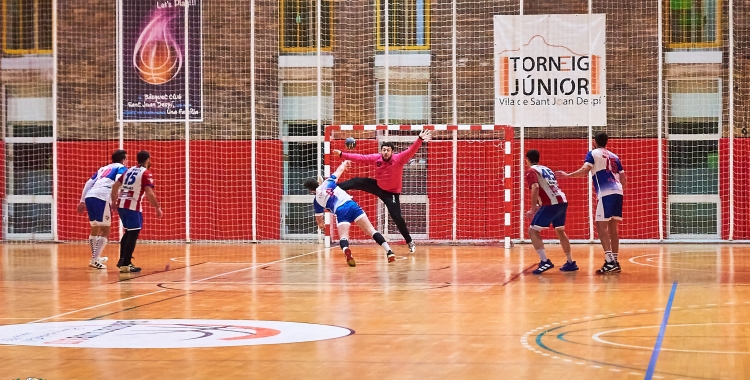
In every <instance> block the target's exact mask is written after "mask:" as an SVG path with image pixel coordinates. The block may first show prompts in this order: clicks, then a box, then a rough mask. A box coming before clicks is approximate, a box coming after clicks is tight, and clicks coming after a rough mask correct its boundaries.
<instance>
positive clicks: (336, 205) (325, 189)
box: [304, 160, 396, 267]
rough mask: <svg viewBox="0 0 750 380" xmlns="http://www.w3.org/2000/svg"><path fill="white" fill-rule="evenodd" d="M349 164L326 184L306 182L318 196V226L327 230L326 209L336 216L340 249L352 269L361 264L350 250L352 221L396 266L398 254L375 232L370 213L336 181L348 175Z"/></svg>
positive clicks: (344, 165) (343, 163) (338, 170)
mask: <svg viewBox="0 0 750 380" xmlns="http://www.w3.org/2000/svg"><path fill="white" fill-rule="evenodd" d="M349 164H350V162H349V161H348V160H345V161H344V162H342V163H341V165H339V167H338V169H336V171H335V172H334V173H333V174H331V176H330V177H328V178H327V179H326V180H325V181H323V183H322V184H319V183H318V180H317V179H316V178H309V179H307V180H305V183H304V186H305V188H307V190H308V191H310V194H315V199H313V209H314V210H315V221H316V222H317V224H318V228H320V229H321V230H322V229H324V228H325V222H324V220H323V215H324V213H325V210H326V209H327V210H329V211H331V212H332V213H333V214H334V215H336V227H337V228H338V231H339V238H340V240H339V246H340V247H341V250H343V251H344V256H345V257H346V263H347V264H349V266H350V267H353V266H356V265H357V264H356V262H355V261H354V257H352V251H351V249H349V228H350V226H351V224H352V222H354V223H357V225H358V226H359V228H361V229H362V231H364V233H366V234H367V235H368V236H372V239H373V240H375V242H376V243H378V244H379V245H380V246H381V247H383V250H384V251H385V254H386V257H387V258H388V262H389V263H392V262H394V261H396V255H395V254H394V253H393V251H391V247H390V246H389V245H388V243H387V242H386V241H385V238H384V237H383V235H382V234H381V233H380V232H378V231H376V230H375V227H373V226H372V223H370V219H368V218H367V214H365V212H364V211H362V208H361V207H359V205H358V204H357V202H354V200H352V196H351V195H349V194H348V193H347V192H346V191H344V190H343V189H342V188H341V187H339V186H338V185H337V184H336V181H338V178H339V177H340V176H341V174H343V173H344V171H345V170H346V168H347V166H349Z"/></svg>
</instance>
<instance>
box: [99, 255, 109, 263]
mask: <svg viewBox="0 0 750 380" xmlns="http://www.w3.org/2000/svg"><path fill="white" fill-rule="evenodd" d="M108 260H109V257H107V256H100V257H99V262H100V263H102V264H103V263H106V262H107V261H108Z"/></svg>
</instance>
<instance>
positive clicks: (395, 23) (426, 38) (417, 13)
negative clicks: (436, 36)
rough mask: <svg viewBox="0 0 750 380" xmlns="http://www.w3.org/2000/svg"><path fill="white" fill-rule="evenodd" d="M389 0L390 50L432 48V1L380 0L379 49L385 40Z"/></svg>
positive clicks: (378, 11) (378, 13)
mask: <svg viewBox="0 0 750 380" xmlns="http://www.w3.org/2000/svg"><path fill="white" fill-rule="evenodd" d="M386 1H387V2H388V46H389V47H390V49H389V50H427V49H429V48H430V9H429V7H430V2H429V1H427V0H385V1H384V0H378V1H377V8H376V9H377V21H378V25H377V34H378V36H377V39H378V50H383V48H384V46H385V45H386V41H385V5H386Z"/></svg>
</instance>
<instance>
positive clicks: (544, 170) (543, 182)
mask: <svg viewBox="0 0 750 380" xmlns="http://www.w3.org/2000/svg"><path fill="white" fill-rule="evenodd" d="M526 182H527V183H528V185H529V188H531V185H533V184H535V183H536V184H538V185H539V199H540V200H541V201H542V206H548V205H556V204H559V203H568V200H567V199H566V198H565V193H563V192H562V190H560V186H558V185H557V178H555V173H553V172H552V170H550V169H549V168H548V167H546V166H544V165H532V166H531V167H530V168H529V169H528V170H527V171H526Z"/></svg>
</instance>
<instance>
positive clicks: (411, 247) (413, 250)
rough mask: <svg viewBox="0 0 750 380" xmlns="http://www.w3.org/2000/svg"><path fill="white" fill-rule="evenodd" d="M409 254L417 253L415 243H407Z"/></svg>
mask: <svg viewBox="0 0 750 380" xmlns="http://www.w3.org/2000/svg"><path fill="white" fill-rule="evenodd" d="M408 245H409V253H414V252H417V243H415V242H413V241H412V242H409V244H408Z"/></svg>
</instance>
